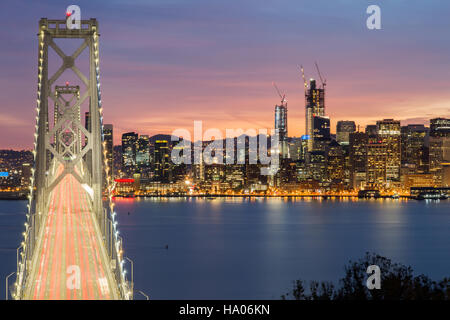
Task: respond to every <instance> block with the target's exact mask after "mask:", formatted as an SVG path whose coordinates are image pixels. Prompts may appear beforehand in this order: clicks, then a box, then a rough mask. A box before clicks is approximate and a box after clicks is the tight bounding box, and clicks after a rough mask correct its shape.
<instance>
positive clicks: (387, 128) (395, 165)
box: [377, 119, 401, 185]
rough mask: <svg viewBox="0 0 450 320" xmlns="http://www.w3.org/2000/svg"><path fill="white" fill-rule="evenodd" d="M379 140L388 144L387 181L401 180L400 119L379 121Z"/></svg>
mask: <svg viewBox="0 0 450 320" xmlns="http://www.w3.org/2000/svg"><path fill="white" fill-rule="evenodd" d="M377 137H378V142H379V143H382V144H385V145H386V152H387V154H388V155H389V157H387V158H386V181H387V183H388V185H391V184H392V182H396V181H400V172H401V171H400V168H401V134H400V121H397V120H394V119H384V120H380V121H377Z"/></svg>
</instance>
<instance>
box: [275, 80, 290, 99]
mask: <svg viewBox="0 0 450 320" xmlns="http://www.w3.org/2000/svg"><path fill="white" fill-rule="evenodd" d="M272 85H273V86H274V88H275V90H277V93H278V95H279V96H280V98H281V105H284V104H285V103H286V102H287V100H286V93H283V94H281V92H280V89H278V87H277V84H276V83H275V82H274V81H272Z"/></svg>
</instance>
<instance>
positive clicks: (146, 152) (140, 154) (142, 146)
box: [136, 135, 150, 167]
mask: <svg viewBox="0 0 450 320" xmlns="http://www.w3.org/2000/svg"><path fill="white" fill-rule="evenodd" d="M136 164H137V165H138V166H139V167H146V166H149V165H150V145H149V136H148V135H141V136H140V137H139V139H138V140H137V143H136Z"/></svg>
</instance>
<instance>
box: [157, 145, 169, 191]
mask: <svg viewBox="0 0 450 320" xmlns="http://www.w3.org/2000/svg"><path fill="white" fill-rule="evenodd" d="M169 151H170V150H169V141H167V140H156V141H155V149H154V156H153V161H154V170H155V176H154V177H155V180H156V181H161V182H168V181H169V180H170V152H169Z"/></svg>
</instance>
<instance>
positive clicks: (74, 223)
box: [24, 174, 118, 300]
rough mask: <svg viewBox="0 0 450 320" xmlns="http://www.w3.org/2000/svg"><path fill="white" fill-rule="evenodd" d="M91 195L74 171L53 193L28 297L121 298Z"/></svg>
mask: <svg viewBox="0 0 450 320" xmlns="http://www.w3.org/2000/svg"><path fill="white" fill-rule="evenodd" d="M88 197H89V195H88V194H87V192H86V191H85V190H84V189H83V188H82V186H81V185H80V183H79V182H78V181H77V180H76V179H75V178H74V177H73V176H72V175H70V174H68V175H66V176H65V177H64V178H63V179H62V180H61V182H60V183H59V184H58V185H57V186H56V187H55V189H54V190H53V191H52V192H51V194H50V201H49V208H48V212H47V214H46V216H45V217H44V227H43V228H42V230H41V232H40V235H39V238H38V241H37V247H36V249H35V250H36V251H35V252H34V254H33V260H32V269H31V271H30V275H29V277H28V279H27V283H26V287H25V292H24V298H25V299H33V300H34V299H37V300H42V299H50V300H58V299H83V300H85V299H118V288H117V284H116V282H115V279H114V276H113V273H112V271H111V267H110V263H109V261H110V260H109V257H108V255H107V254H106V249H105V246H104V244H103V242H102V241H101V233H100V230H99V227H98V222H97V219H96V218H95V216H94V213H93V212H92V210H91V206H90V200H89V199H88ZM78 270H79V273H78ZM77 274H79V275H80V277H78V279H79V281H78V283H77ZM78 284H79V285H78Z"/></svg>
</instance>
